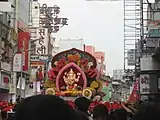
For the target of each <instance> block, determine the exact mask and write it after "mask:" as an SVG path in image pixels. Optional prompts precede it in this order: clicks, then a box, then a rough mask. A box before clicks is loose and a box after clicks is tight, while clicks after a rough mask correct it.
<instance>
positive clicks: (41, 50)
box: [36, 28, 49, 55]
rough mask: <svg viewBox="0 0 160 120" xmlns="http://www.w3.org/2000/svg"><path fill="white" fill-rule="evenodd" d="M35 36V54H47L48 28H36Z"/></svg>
mask: <svg viewBox="0 0 160 120" xmlns="http://www.w3.org/2000/svg"><path fill="white" fill-rule="evenodd" d="M37 38H38V39H39V40H38V41H37V42H36V54H41V55H47V54H48V51H47V50H48V43H49V38H48V29H47V28H37Z"/></svg>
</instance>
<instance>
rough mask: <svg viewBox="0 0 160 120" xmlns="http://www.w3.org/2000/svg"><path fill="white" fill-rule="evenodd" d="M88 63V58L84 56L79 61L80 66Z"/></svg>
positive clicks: (85, 65)
mask: <svg viewBox="0 0 160 120" xmlns="http://www.w3.org/2000/svg"><path fill="white" fill-rule="evenodd" d="M87 65H88V59H87V58H84V59H82V60H81V61H80V66H81V67H87Z"/></svg>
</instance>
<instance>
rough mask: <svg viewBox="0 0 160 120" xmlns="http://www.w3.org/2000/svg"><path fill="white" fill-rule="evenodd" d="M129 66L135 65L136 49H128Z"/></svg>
mask: <svg viewBox="0 0 160 120" xmlns="http://www.w3.org/2000/svg"><path fill="white" fill-rule="evenodd" d="M127 60H128V66H135V49H130V50H128V51H127Z"/></svg>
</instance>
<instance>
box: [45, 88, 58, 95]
mask: <svg viewBox="0 0 160 120" xmlns="http://www.w3.org/2000/svg"><path fill="white" fill-rule="evenodd" d="M45 93H46V95H55V94H56V92H55V90H54V89H53V88H48V89H47V90H46V91H45Z"/></svg>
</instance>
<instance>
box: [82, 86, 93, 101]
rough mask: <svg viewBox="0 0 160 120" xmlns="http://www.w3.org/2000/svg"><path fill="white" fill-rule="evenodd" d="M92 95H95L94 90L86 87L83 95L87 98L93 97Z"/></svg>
mask: <svg viewBox="0 0 160 120" xmlns="http://www.w3.org/2000/svg"><path fill="white" fill-rule="evenodd" d="M92 95H93V93H92V90H91V89H89V88H86V89H84V90H83V91H82V96H83V97H86V98H87V99H91V97H92Z"/></svg>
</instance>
